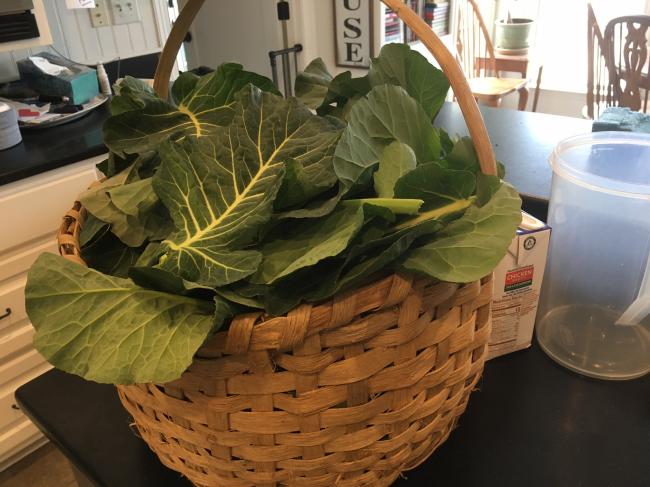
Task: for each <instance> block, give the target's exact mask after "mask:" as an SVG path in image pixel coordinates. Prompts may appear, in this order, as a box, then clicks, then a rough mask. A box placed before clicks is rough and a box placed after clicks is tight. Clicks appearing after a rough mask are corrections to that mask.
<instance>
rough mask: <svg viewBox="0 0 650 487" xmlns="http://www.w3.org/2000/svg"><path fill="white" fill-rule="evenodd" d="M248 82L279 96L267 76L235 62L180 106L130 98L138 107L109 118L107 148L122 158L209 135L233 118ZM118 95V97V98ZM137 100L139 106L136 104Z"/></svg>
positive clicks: (151, 98)
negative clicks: (171, 140)
mask: <svg viewBox="0 0 650 487" xmlns="http://www.w3.org/2000/svg"><path fill="white" fill-rule="evenodd" d="M249 83H251V84H253V85H255V86H258V87H259V88H260V89H263V90H266V91H269V92H272V93H278V91H277V88H275V86H274V85H273V82H272V81H271V80H269V79H268V78H265V77H264V76H260V75H258V74H255V73H251V72H248V71H244V70H243V69H242V66H241V65H239V64H234V63H227V64H222V65H221V66H219V68H217V70H216V71H214V72H213V73H210V74H206V75H205V76H202V77H201V78H200V79H199V80H198V82H197V83H196V85H195V87H194V89H193V90H192V91H190V92H189V93H187V94H186V95H185V97H184V98H183V99H182V100H181V102H180V103H179V105H178V107H176V106H175V105H173V104H172V103H169V102H166V101H163V100H160V99H158V98H155V97H154V96H152V95H151V94H147V95H146V96H144V95H143V96H142V97H141V98H137V96H138V93H136V94H131V92H129V93H130V95H129V100H130V101H129V103H130V104H131V105H138V107H137V108H133V109H132V110H130V111H123V112H120V113H117V114H115V115H114V116H112V117H110V118H108V120H106V123H105V124H104V142H105V144H106V146H107V147H108V148H109V149H111V150H112V151H113V152H115V153H117V154H118V155H120V156H123V155H124V154H132V153H143V152H146V151H150V150H156V149H157V148H158V146H159V145H160V143H161V142H162V141H164V140H167V139H168V138H170V137H172V136H173V137H174V138H175V139H178V138H181V137H184V136H188V135H194V136H197V137H201V136H207V135H210V134H212V133H213V132H215V130H217V129H218V128H219V127H220V126H223V125H227V124H228V123H230V121H231V120H232V117H233V116H234V102H235V96H236V94H237V93H238V92H239V91H240V90H241V89H242V88H244V87H245V86H246V85H248V84H249ZM120 96H122V95H121V92H120V95H118V96H117V97H115V98H119V97H120ZM134 99H135V100H136V101H137V103H136V102H135V101H134Z"/></svg>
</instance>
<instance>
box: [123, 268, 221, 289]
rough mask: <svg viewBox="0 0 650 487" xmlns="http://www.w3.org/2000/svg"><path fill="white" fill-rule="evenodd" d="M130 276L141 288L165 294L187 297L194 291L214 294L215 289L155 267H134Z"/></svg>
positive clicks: (130, 271)
mask: <svg viewBox="0 0 650 487" xmlns="http://www.w3.org/2000/svg"><path fill="white" fill-rule="evenodd" d="M128 276H129V277H130V278H131V279H132V280H133V282H134V283H136V284H137V285H138V286H140V287H144V288H147V289H154V290H156V291H162V292H165V293H171V294H179V295H182V296H186V295H188V294H191V293H192V292H193V291H199V290H200V291H208V294H210V295H212V294H214V289H212V288H211V287H207V286H202V285H201V284H197V283H196V282H190V281H186V280H185V279H182V278H180V277H178V276H177V275H175V274H172V273H171V272H167V271H165V270H162V269H157V268H155V267H139V266H134V267H131V268H130V269H129V273H128Z"/></svg>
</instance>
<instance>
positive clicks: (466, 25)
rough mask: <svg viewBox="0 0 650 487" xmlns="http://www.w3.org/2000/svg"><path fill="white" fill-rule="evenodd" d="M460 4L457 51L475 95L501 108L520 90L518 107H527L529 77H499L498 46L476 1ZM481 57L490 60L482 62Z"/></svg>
mask: <svg viewBox="0 0 650 487" xmlns="http://www.w3.org/2000/svg"><path fill="white" fill-rule="evenodd" d="M457 4H458V7H457V15H456V22H455V23H456V29H455V35H456V39H455V41H456V53H457V57H458V62H459V63H460V65H461V66H462V68H463V70H464V71H465V75H466V76H467V81H468V83H469V86H470V88H471V90H472V94H473V95H474V97H475V98H476V99H477V100H480V101H482V102H483V103H485V104H486V105H490V106H493V107H498V106H499V105H500V104H501V99H502V98H503V97H504V96H506V95H509V94H510V93H514V92H515V91H517V92H519V104H518V108H519V110H525V109H526V103H527V102H528V88H527V87H526V84H527V82H528V80H525V79H517V78H501V77H499V73H498V72H497V70H496V67H495V66H496V62H495V56H494V47H493V46H492V41H491V40H490V35H489V34H488V30H487V28H486V27H485V22H484V21H483V17H482V16H481V12H480V10H479V8H478V6H477V5H476V2H475V0H460V1H458V2H457ZM480 58H484V59H485V60H487V62H479V59H480Z"/></svg>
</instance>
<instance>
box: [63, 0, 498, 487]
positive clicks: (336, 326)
mask: <svg viewBox="0 0 650 487" xmlns="http://www.w3.org/2000/svg"><path fill="white" fill-rule="evenodd" d="M383 2H384V3H385V4H386V5H387V6H389V7H390V8H392V9H393V10H394V11H395V12H397V14H398V15H399V16H400V18H402V20H404V22H405V23H406V24H407V25H408V26H409V27H410V28H411V29H412V30H413V32H415V33H416V35H418V36H419V37H420V39H421V40H422V42H423V44H424V45H425V46H427V47H428V48H429V50H430V51H431V52H432V53H433V55H434V56H435V57H436V59H437V60H438V62H439V63H440V65H441V66H442V68H443V70H444V71H445V73H446V75H447V77H448V78H449V81H450V84H451V86H452V88H453V89H454V92H455V95H456V98H457V100H458V102H459V104H460V106H461V109H462V111H463V115H464V117H465V119H466V121H467V125H468V128H469V132H470V134H471V136H472V138H473V140H474V144H475V146H476V150H477V154H478V157H479V161H480V163H481V170H482V171H483V172H484V173H486V174H495V173H496V165H495V161H494V154H493V152H492V148H491V145H490V141H489V138H488V136H487V131H486V129H485V125H484V124H483V120H482V118H481V115H480V112H479V111H478V107H477V105H476V102H475V100H474V99H473V98H472V96H471V91H470V90H469V87H468V86H467V82H466V80H465V78H464V76H463V74H462V72H461V70H460V68H459V66H458V64H457V63H456V61H455V60H454V58H453V56H452V55H451V54H450V53H449V51H447V49H446V48H445V47H444V45H443V44H442V43H441V42H440V40H439V39H438V38H437V37H436V36H435V34H434V33H433V32H432V31H431V29H430V28H429V27H428V26H427V25H426V24H424V22H423V21H422V20H421V19H419V18H418V17H417V15H415V14H414V13H413V11H411V10H410V9H409V8H408V7H407V6H405V4H404V3H402V2H401V1H400V0H383ZM202 4H203V0H188V2H187V4H186V6H185V8H184V9H183V11H182V12H181V15H180V17H179V19H178V20H177V21H176V23H175V25H174V28H173V29H172V32H171V34H170V37H169V39H168V41H167V43H166V45H165V48H164V50H163V54H162V56H161V60H160V63H159V66H158V70H157V72H156V77H155V80H154V88H155V89H156V91H157V92H158V93H159V94H160V95H161V96H163V97H165V96H166V94H167V92H168V86H169V84H168V83H169V75H170V72H171V68H172V65H173V62H174V58H175V55H176V52H177V51H178V48H179V47H180V44H181V42H182V39H183V38H184V36H185V33H186V32H187V30H188V29H189V26H190V24H191V22H192V20H193V18H194V16H195V15H196V13H197V12H198V10H199V9H200V7H201V5H202ZM84 219H85V210H84V209H83V208H82V207H81V205H80V204H79V203H78V202H76V203H75V206H74V207H73V208H72V209H71V210H70V211H69V212H68V213H67V214H66V216H65V217H64V220H63V223H62V225H61V228H60V230H59V235H58V238H59V250H60V252H61V255H63V256H64V257H66V258H68V259H71V260H73V261H75V262H77V263H81V264H83V263H84V262H83V259H82V258H81V253H80V250H79V232H80V229H81V226H82V225H83V221H84ZM491 295H492V278H491V276H488V277H486V278H484V279H482V280H481V281H476V282H472V283H469V284H463V285H460V284H452V283H445V282H433V281H431V280H428V279H424V278H414V277H412V276H405V275H399V274H395V275H391V276H388V277H385V278H383V279H380V280H378V281H376V282H374V283H372V284H370V285H367V286H365V287H362V288H359V289H356V290H353V291H349V292H346V293H342V294H339V295H337V296H335V297H334V298H333V299H331V300H329V301H326V302H324V303H321V304H316V305H311V304H304V305H301V306H299V307H297V308H295V309H293V310H291V311H290V312H289V313H287V314H286V315H285V316H280V317H267V316H264V315H262V314H261V313H254V314H245V315H239V316H236V317H235V318H234V319H233V320H232V322H231V324H230V326H229V329H228V331H225V332H219V333H217V334H216V335H214V336H213V337H212V338H211V339H210V340H209V341H208V342H207V343H206V344H205V345H204V346H203V347H202V348H201V349H200V350H199V352H198V353H197V355H196V357H195V360H194V362H193V364H192V365H191V366H190V368H189V369H188V370H187V371H186V372H185V373H184V374H183V376H182V377H181V378H180V379H178V380H177V381H174V382H171V383H167V384H162V385H160V384H138V385H131V386H123V385H122V386H117V389H118V392H119V396H120V399H121V401H122V404H123V405H124V407H125V408H126V409H127V410H128V411H129V413H130V414H131V415H132V416H133V419H134V421H135V425H136V426H137V429H138V431H139V433H140V435H141V436H142V438H143V439H144V440H145V441H146V442H147V444H148V445H149V447H150V448H151V449H152V450H153V451H154V452H155V453H156V454H157V455H158V457H159V458H160V460H161V461H162V463H164V464H165V465H167V466H168V467H170V468H172V469H174V470H177V471H178V472H180V473H182V474H183V475H185V476H186V477H187V478H189V479H190V480H191V481H192V482H193V483H194V484H195V485H197V486H201V487H213V486H215V487H216V486H226V487H230V486H232V487H239V486H242V487H243V486H277V485H291V486H307V487H318V486H324V487H325V486H327V487H329V486H331V485H337V486H349V487H353V486H354V487H356V486H364V485H368V486H387V485H390V484H391V483H392V482H393V481H394V480H395V479H396V478H397V476H398V475H399V474H400V472H402V471H404V470H408V469H410V468H413V467H415V466H417V465H418V464H420V463H421V462H422V461H424V460H425V459H426V458H427V457H428V456H429V455H430V454H431V453H432V452H433V451H434V450H435V449H436V448H437V447H438V446H439V445H440V444H441V443H442V442H444V441H445V439H446V438H447V437H448V436H449V433H450V432H451V430H452V429H453V428H454V426H455V425H456V423H457V421H458V418H459V416H460V415H461V414H462V413H463V411H464V410H465V407H466V406H467V401H468V399H469V395H470V393H471V391H472V390H473V388H474V387H475V385H476V383H477V381H478V380H479V378H480V376H481V373H482V371H483V364H484V362H485V358H486V352H487V341H488V337H489V334H490V301H491Z"/></svg>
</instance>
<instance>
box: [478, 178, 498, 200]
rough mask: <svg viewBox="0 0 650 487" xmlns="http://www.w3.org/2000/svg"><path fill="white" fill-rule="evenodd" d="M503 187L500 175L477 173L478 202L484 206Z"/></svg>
mask: <svg viewBox="0 0 650 487" xmlns="http://www.w3.org/2000/svg"><path fill="white" fill-rule="evenodd" d="M500 187H501V179H500V178H499V176H487V175H485V174H483V173H482V172H479V173H478V174H477V175H476V204H477V205H478V206H483V205H485V204H486V203H487V202H489V201H490V199H491V198H492V196H493V195H494V193H496V192H497V191H498V190H499V188H500Z"/></svg>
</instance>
